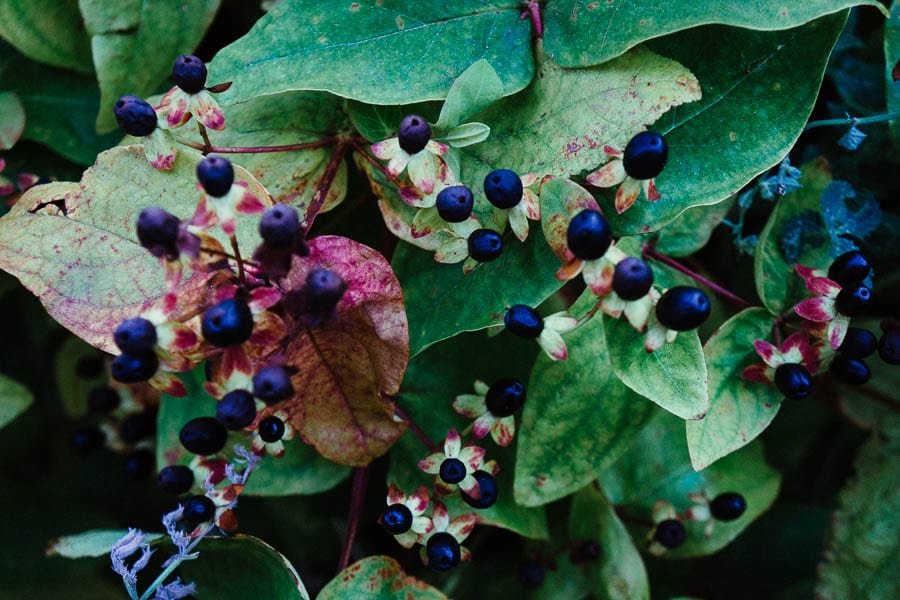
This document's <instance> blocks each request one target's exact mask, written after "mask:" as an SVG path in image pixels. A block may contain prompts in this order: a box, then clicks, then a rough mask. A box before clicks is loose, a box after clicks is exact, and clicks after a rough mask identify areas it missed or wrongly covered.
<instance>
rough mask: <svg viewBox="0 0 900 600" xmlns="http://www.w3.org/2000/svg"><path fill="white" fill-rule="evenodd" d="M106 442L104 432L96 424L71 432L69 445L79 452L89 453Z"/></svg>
mask: <svg viewBox="0 0 900 600" xmlns="http://www.w3.org/2000/svg"><path fill="white" fill-rule="evenodd" d="M104 442H106V434H105V433H103V432H102V431H101V430H100V429H99V428H98V427H97V426H95V425H90V426H88V427H81V428H79V429H76V430H75V431H74V433H72V437H71V438H69V446H70V447H71V448H72V450H74V451H75V452H77V453H79V454H89V453H91V452H94V451H95V450H97V449H99V448H101V447H102V446H103V443H104Z"/></svg>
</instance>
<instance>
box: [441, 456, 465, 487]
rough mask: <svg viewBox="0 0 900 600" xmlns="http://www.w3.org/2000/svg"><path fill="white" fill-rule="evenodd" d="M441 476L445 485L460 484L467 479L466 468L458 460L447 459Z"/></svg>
mask: <svg viewBox="0 0 900 600" xmlns="http://www.w3.org/2000/svg"><path fill="white" fill-rule="evenodd" d="M439 475H440V477H441V481H443V482H444V483H449V484H451V485H452V484H454V483H459V482H460V481H462V480H463V479H465V478H466V466H465V465H464V464H463V461H461V460H459V459H458V458H445V459H444V461H443V462H442V463H441V470H440V473H439Z"/></svg>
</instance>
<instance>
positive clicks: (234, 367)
mask: <svg viewBox="0 0 900 600" xmlns="http://www.w3.org/2000/svg"><path fill="white" fill-rule="evenodd" d="M236 373H243V374H245V375H246V374H253V364H252V363H251V362H250V357H249V356H248V355H247V351H246V350H245V349H244V346H229V347H228V348H225V350H223V351H222V377H223V378H224V380H225V381H227V380H229V379H231V378H232V377H234V376H235V374H236Z"/></svg>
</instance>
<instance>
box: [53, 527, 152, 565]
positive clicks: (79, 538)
mask: <svg viewBox="0 0 900 600" xmlns="http://www.w3.org/2000/svg"><path fill="white" fill-rule="evenodd" d="M127 533H128V530H127V529H91V530H90V531H82V532H81V533H76V534H74V535H64V536H61V537H58V538H56V539H55V540H52V541H51V542H50V544H49V545H48V546H47V556H61V557H63V558H89V557H93V558H96V557H98V556H104V555H108V554H109V551H110V550H111V549H112V547H113V544H115V543H116V542H117V541H118V540H119V539H120V538H122V536H124V535H125V534H127ZM144 536H145V537H146V539H147V541H148V542H152V541H154V540H158V539H160V538H162V537H163V534H161V533H145V534H144Z"/></svg>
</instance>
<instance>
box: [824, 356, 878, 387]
mask: <svg viewBox="0 0 900 600" xmlns="http://www.w3.org/2000/svg"><path fill="white" fill-rule="evenodd" d="M830 370H831V374H832V375H834V376H835V377H836V378H838V379H839V380H841V381H843V382H844V383H846V384H848V385H862V384H864V383H865V382H867V381H869V378H870V377H871V376H872V372H871V371H870V370H869V365H867V364H866V363H865V362H864V361H862V360H859V359H858V358H849V357H847V356H846V355H844V354H836V355H835V356H834V360H832V361H831V367H830Z"/></svg>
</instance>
